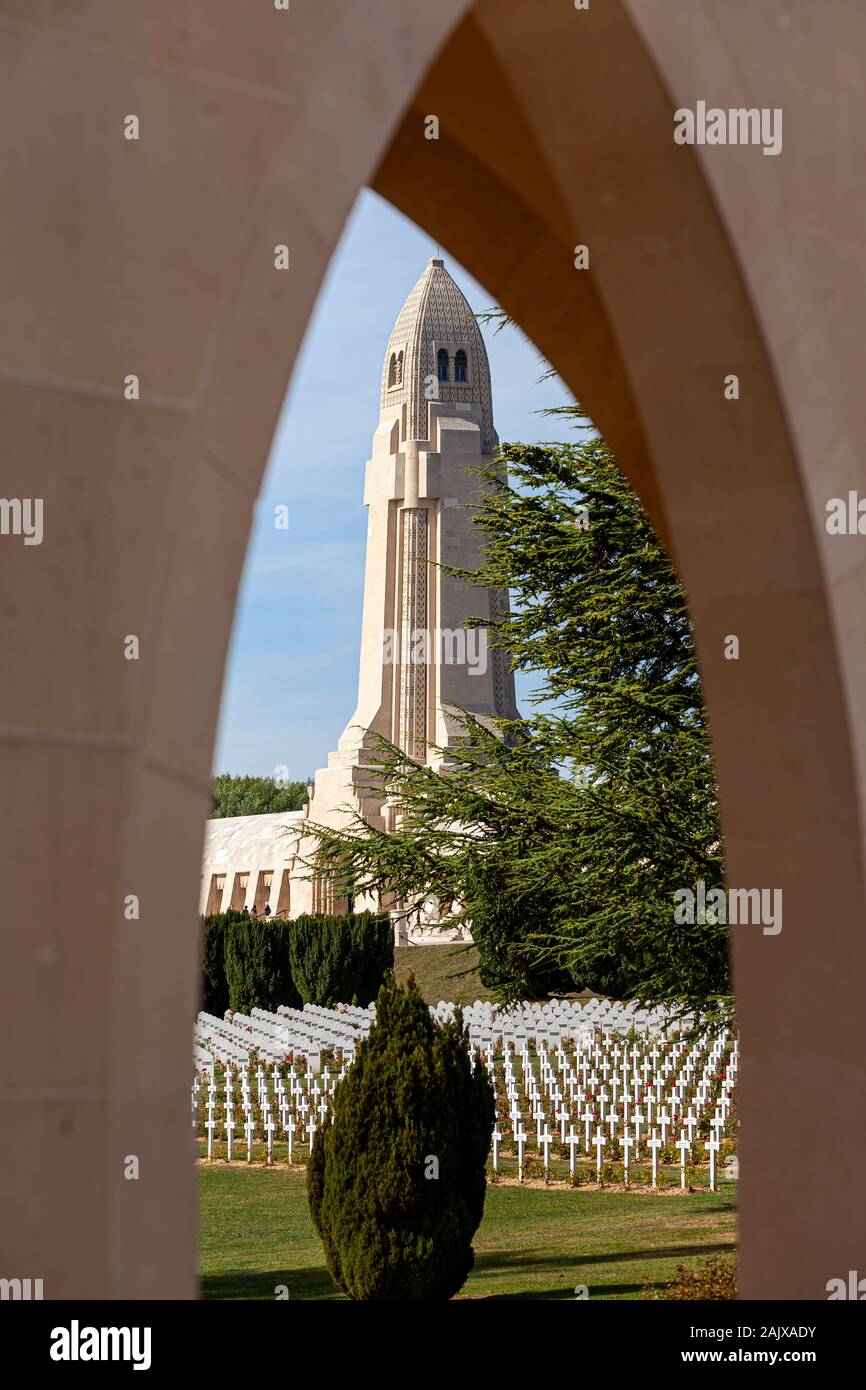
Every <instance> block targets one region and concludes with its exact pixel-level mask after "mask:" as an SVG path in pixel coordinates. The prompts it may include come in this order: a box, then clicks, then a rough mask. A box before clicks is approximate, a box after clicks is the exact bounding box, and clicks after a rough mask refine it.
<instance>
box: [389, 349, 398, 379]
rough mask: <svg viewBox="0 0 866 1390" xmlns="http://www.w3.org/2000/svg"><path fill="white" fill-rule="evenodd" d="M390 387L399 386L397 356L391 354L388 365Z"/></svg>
mask: <svg viewBox="0 0 866 1390" xmlns="http://www.w3.org/2000/svg"><path fill="white" fill-rule="evenodd" d="M388 385H389V386H396V385H397V354H396V352H392V353H391V361H390V362H389V363H388Z"/></svg>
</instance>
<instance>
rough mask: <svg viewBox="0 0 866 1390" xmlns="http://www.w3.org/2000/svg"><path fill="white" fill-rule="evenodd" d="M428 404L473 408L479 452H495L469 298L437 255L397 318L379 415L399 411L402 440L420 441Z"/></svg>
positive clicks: (482, 353) (484, 367) (483, 356)
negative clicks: (477, 423) (477, 415)
mask: <svg viewBox="0 0 866 1390" xmlns="http://www.w3.org/2000/svg"><path fill="white" fill-rule="evenodd" d="M431 401H439V402H441V403H443V404H450V405H456V406H458V407H462V408H470V407H474V408H475V410H476V411H478V412H479V413H480V419H481V439H482V449H483V450H484V452H485V453H492V452H493V451H494V450H495V449H496V446H497V444H498V439H497V436H496V431H495V429H494V427H493V400H492V394H491V390H490V365H489V363H488V361H487V350H486V348H485V346H484V339H483V338H482V336H481V330H480V329H479V327H478V321H477V319H476V317H475V315H474V314H473V312H472V309H471V306H470V304H469V301H468V299H467V298H466V296H465V294H464V293H463V291H462V290H461V289H460V287H459V285H457V284H456V283H455V281H454V280H453V279H452V278H451V276H450V275H449V274H448V271H447V270H446V269H445V262H444V261H443V260H442V259H441V257H439V256H432V257H431V258H430V260H429V261H428V262H427V264H426V266H425V267H424V271H423V273H422V275H421V277H420V279H419V280H418V282H417V283H416V285H415V286H414V288H413V289H412V291H411V293H410V294H409V296H408V298H407V299H406V302H405V303H404V305H403V307H402V309H401V310H400V313H399V314H398V315H397V322H396V323H395V325H394V329H393V332H392V333H391V337H390V339H389V341H388V349H387V351H386V353H385V363H384V366H383V369H382V390H381V398H380V406H381V410H382V413H383V414H384V413H385V412H388V413H389V414H390V413H391V410H392V408H393V407H399V411H400V416H401V420H402V422H403V427H402V431H401V433H402V437H403V438H404V439H417V440H425V439H428V438H429V428H430V426H429V409H428V406H429V403H430V402H431ZM404 407H405V410H404V409H403V408H404Z"/></svg>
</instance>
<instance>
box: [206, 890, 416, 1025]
mask: <svg viewBox="0 0 866 1390" xmlns="http://www.w3.org/2000/svg"><path fill="white" fill-rule="evenodd" d="M393 965H394V934H393V928H392V926H391V921H390V918H389V917H388V916H387V914H383V915H376V914H374V913H371V912H362V913H358V914H357V915H354V914H349V915H346V916H341V917H326V916H324V915H307V916H301V917H296V918H295V919H294V920H293V921H289V922H286V921H283V920H281V919H277V920H274V919H273V918H270V919H268V918H256V917H250V916H249V915H248V914H247V912H245V911H244V912H237V911H233V910H232V911H229V912H217V913H213V914H212V915H211V916H209V917H205V918H204V920H203V941H202V1002H203V1007H204V1009H205V1010H206V1011H207V1012H208V1013H211V1014H217V1015H222V1014H224V1013H225V1011H226V1009H237V1010H238V1011H239V1012H240V1013H244V1014H248V1013H249V1012H250V1010H251V1009H254V1008H259V1009H271V1010H275V1009H276V1008H277V1007H278V1006H279V1005H280V1004H286V1005H288V1006H289V1007H290V1008H299V1007H300V1006H301V1005H302V1004H321V1005H323V1006H331V1005H334V1004H339V1003H341V1004H352V1003H355V1004H360V1005H362V1006H364V1005H366V1004H369V1003H370V1002H371V1001H372V1000H373V999H375V997H376V994H377V993H378V990H379V986H380V985H381V983H382V980H383V979H384V976H385V973H386V971H388V970H390V969H392V967H393Z"/></svg>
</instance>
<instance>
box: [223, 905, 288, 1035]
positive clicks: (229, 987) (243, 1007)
mask: <svg viewBox="0 0 866 1390" xmlns="http://www.w3.org/2000/svg"><path fill="white" fill-rule="evenodd" d="M203 935H204V941H203V951H202V977H203V978H202V995H203V999H204V1005H203V1007H204V1008H205V1009H206V1010H207V1011H208V1013H213V1014H218V1015H219V1014H224V1013H225V1011H226V1009H228V1008H231V1009H238V1010H240V1012H241V1013H249V1012H250V1010H251V1009H254V1008H260V1009H271V1010H276V1009H277V1008H278V1007H279V1005H280V1004H288V1005H289V1006H290V1007H297V1005H298V1004H299V1003H300V995H299V994H298V992H297V990H296V989H295V986H294V984H293V981H292V971H291V962H290V944H291V927H290V924H289V923H288V922H284V921H282V920H280V921H271V920H268V919H267V918H259V919H258V920H257V919H256V918H255V917H250V916H249V915H248V914H247V913H246V912H237V911H235V910H231V911H229V912H224V913H214V915H213V916H211V917H207V918H205V921H204V926H203Z"/></svg>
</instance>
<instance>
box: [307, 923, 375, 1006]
mask: <svg viewBox="0 0 866 1390" xmlns="http://www.w3.org/2000/svg"><path fill="white" fill-rule="evenodd" d="M291 928H292V932H291V945H290V953H291V963H292V979H293V980H294V982H295V986H296V988H297V990H298V993H299V994H300V996H301V1001H302V1003H304V1004H321V1005H322V1006H323V1007H329V1006H331V1005H333V1004H353V1003H354V1004H360V1005H361V1006H362V1007H363V1006H366V1005H367V1004H369V1003H371V1002H372V1001H373V1000H374V999H375V998H376V995H377V994H378V992H379V988H380V986H381V984H382V981H383V980H384V978H385V973H386V971H388V970H393V968H394V930H393V927H392V926H391V920H390V918H389V917H388V916H387V914H384V913H383V914H376V913H374V912H359V913H357V914H349V915H347V916H344V917H325V916H318V915H316V916H313V915H310V916H303V917H296V918H295V920H294V921H293V922H292V923H291Z"/></svg>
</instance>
